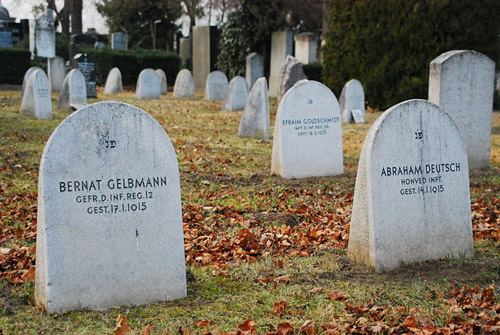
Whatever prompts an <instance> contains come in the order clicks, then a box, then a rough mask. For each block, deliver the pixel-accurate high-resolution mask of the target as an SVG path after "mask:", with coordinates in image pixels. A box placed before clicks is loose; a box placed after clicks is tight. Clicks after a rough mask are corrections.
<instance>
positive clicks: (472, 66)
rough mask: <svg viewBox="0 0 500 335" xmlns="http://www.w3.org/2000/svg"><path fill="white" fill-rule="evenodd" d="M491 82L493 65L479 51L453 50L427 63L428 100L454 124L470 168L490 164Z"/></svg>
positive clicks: (492, 81)
mask: <svg viewBox="0 0 500 335" xmlns="http://www.w3.org/2000/svg"><path fill="white" fill-rule="evenodd" d="M494 83H495V63H494V62H493V61H492V60H491V59H489V58H488V57H486V56H485V55H483V54H481V53H479V52H475V51H471V50H453V51H449V52H446V53H444V54H442V55H440V56H438V57H437V58H435V59H434V60H432V62H431V64H430V74H429V101H431V102H433V103H435V104H437V105H439V106H441V107H442V108H443V109H444V110H445V111H447V112H448V113H450V115H451V117H452V118H453V120H455V122H456V123H457V125H458V128H460V131H461V132H462V135H463V139H464V142H465V147H466V148H467V156H468V159H469V167H470V168H471V169H477V168H482V167H486V166H488V165H489V164H490V149H491V123H492V117H493V96H494Z"/></svg>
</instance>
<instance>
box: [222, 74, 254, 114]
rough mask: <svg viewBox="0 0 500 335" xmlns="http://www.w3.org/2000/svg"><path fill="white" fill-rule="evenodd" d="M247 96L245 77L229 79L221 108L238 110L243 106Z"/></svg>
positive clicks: (232, 110) (231, 110)
mask: <svg viewBox="0 0 500 335" xmlns="http://www.w3.org/2000/svg"><path fill="white" fill-rule="evenodd" d="M247 98H248V86H247V82H246V80H245V78H243V77H240V76H237V77H234V78H233V79H231V81H230V82H229V86H228V88H227V92H226V100H225V101H224V106H223V108H222V109H223V110H225V111H230V112H234V111H240V110H243V109H244V108H245V104H246V102H247Z"/></svg>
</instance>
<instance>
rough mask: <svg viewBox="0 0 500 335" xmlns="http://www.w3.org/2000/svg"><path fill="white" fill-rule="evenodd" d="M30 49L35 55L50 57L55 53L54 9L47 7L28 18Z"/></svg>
mask: <svg viewBox="0 0 500 335" xmlns="http://www.w3.org/2000/svg"><path fill="white" fill-rule="evenodd" d="M29 25H30V29H29V32H30V51H31V54H32V55H33V57H34V56H37V57H46V58H52V57H55V55H56V28H55V24H54V11H53V10H52V9H47V10H46V11H45V12H44V13H41V14H39V15H38V16H37V17H36V18H35V19H34V20H30V22H29Z"/></svg>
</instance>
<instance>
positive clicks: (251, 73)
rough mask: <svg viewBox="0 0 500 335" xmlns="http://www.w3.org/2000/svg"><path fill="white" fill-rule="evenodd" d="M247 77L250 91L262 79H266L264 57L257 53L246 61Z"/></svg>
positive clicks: (249, 56)
mask: <svg viewBox="0 0 500 335" xmlns="http://www.w3.org/2000/svg"><path fill="white" fill-rule="evenodd" d="M245 77H246V80H247V85H248V88H249V89H252V87H253V85H254V84H255V82H256V81H257V79H259V78H260V77H264V57H262V56H261V55H259V54H258V53H256V52H253V53H251V54H250V55H248V56H247V59H246V72H245Z"/></svg>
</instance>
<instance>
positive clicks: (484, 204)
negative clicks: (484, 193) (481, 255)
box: [471, 198, 500, 241]
mask: <svg viewBox="0 0 500 335" xmlns="http://www.w3.org/2000/svg"><path fill="white" fill-rule="evenodd" d="M471 208H472V228H473V230H474V239H475V240H481V239H486V238H490V239H493V240H494V241H500V198H494V199H486V200H485V199H473V200H472V205H471Z"/></svg>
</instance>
